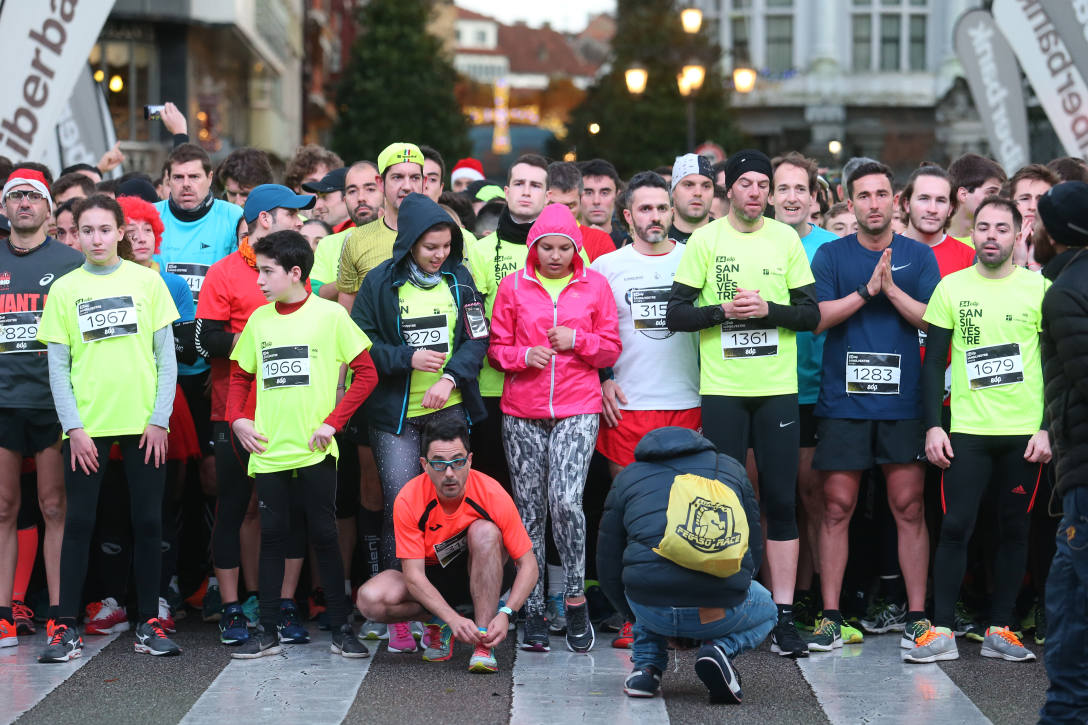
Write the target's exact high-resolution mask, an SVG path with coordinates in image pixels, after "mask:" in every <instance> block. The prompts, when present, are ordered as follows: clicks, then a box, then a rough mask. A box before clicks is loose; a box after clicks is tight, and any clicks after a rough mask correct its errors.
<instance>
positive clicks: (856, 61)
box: [850, 0, 929, 72]
mask: <svg viewBox="0 0 1088 725" xmlns="http://www.w3.org/2000/svg"><path fill="white" fill-rule="evenodd" d="M928 13H929V1H928V0H853V3H852V14H851V23H850V25H851V30H852V39H851V65H852V67H853V69H854V70H855V71H857V72H865V71H884V72H898V71H924V70H926V56H927V47H926V26H927V25H928V21H929V14H928Z"/></svg>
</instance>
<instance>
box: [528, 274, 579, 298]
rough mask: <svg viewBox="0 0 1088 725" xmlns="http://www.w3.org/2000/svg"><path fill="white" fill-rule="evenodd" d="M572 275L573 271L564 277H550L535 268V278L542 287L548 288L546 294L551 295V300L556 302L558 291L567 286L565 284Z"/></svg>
mask: <svg viewBox="0 0 1088 725" xmlns="http://www.w3.org/2000/svg"><path fill="white" fill-rule="evenodd" d="M573 276H574V273H573V272H572V273H570V274H568V275H567V276H566V277H560V278H559V279H551V278H549V277H545V276H544V275H542V274H540V272H539V270H537V275H536V278H537V279H538V280H540V284H541V286H542V287H544V289H546V290H548V294H550V295H551V296H552V302H558V301H559V293H560V292H562V291H563V288H564V287H566V286H567V284H568V283H569V282H570V279H571V277H573Z"/></svg>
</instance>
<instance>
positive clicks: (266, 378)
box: [261, 345, 310, 390]
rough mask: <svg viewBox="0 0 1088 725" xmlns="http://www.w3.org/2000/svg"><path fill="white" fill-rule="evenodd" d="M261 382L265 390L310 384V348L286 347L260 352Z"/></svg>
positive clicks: (304, 346)
mask: <svg viewBox="0 0 1088 725" xmlns="http://www.w3.org/2000/svg"><path fill="white" fill-rule="evenodd" d="M261 381H262V385H263V387H264V389H265V390H271V389H273V388H297V387H306V386H308V385H309V384H310V346H309V345H286V346H284V347H270V348H268V349H267V350H261Z"/></svg>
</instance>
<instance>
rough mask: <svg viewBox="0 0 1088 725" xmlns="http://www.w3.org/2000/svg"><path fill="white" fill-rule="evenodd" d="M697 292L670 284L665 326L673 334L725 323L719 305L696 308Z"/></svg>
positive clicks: (691, 288) (685, 286) (678, 284)
mask: <svg viewBox="0 0 1088 725" xmlns="http://www.w3.org/2000/svg"><path fill="white" fill-rule="evenodd" d="M698 296H699V290H697V289H695V288H694V287H689V286H688V285H686V284H681V283H680V282H673V283H672V291H671V292H670V293H669V304H668V307H666V308H665V324H666V325H667V326H668V328H669V329H670V330H672V331H673V332H698V331H699V330H705V329H706V328H708V327H713V326H714V325H720V324H722V323H723V322H725V310H723V309H722V306H721V305H707V306H706V307H696V306H695V299H696V298H697V297H698Z"/></svg>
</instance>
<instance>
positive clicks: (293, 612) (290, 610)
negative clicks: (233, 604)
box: [243, 599, 310, 644]
mask: <svg viewBox="0 0 1088 725" xmlns="http://www.w3.org/2000/svg"><path fill="white" fill-rule="evenodd" d="M243 609H244V605H243ZM276 631H277V632H279V635H280V642H283V643H284V644H307V643H309V641H310V633H309V632H307V631H306V628H305V627H303V626H302V622H301V621H299V618H298V607H296V606H295V600H294V599H281V600H280V621H279V622H278V623H277V624H276Z"/></svg>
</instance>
